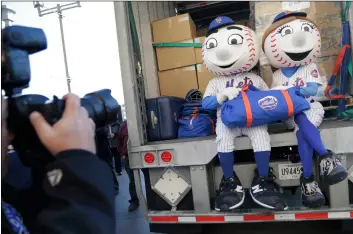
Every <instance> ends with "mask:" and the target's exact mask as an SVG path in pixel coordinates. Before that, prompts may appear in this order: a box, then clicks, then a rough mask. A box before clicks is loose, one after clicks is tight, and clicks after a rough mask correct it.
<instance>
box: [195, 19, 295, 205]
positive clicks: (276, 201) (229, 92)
mask: <svg viewBox="0 0 353 234" xmlns="http://www.w3.org/2000/svg"><path fill="white" fill-rule="evenodd" d="M259 55H260V45H259V43H258V40H257V38H256V35H255V33H254V31H253V30H251V29H250V28H248V27H245V26H242V25H237V24H235V22H234V21H233V20H232V19H230V18H228V17H224V16H220V17H217V18H216V19H215V20H213V21H212V22H211V24H210V26H209V28H208V36H207V38H206V40H205V42H204V43H203V47H202V56H203V61H204V64H205V66H206V67H207V69H208V70H209V71H210V72H212V73H214V74H216V75H217V76H216V77H215V78H214V79H212V80H210V81H209V83H208V86H207V88H206V91H205V94H204V99H203V101H202V106H203V107H204V108H205V109H213V110H214V109H217V127H216V134H217V138H216V141H217V151H218V157H219V161H220V164H221V167H222V170H223V174H224V176H223V178H222V181H221V184H220V188H219V191H218V192H217V197H216V202H215V203H216V204H215V209H216V210H217V211H229V210H232V209H235V208H237V207H240V206H241V205H242V204H243V203H244V199H245V192H244V189H243V187H242V185H241V183H240V180H239V178H238V176H237V175H236V173H235V172H234V171H233V163H234V155H233V151H234V150H236V145H235V138H236V137H240V136H243V135H246V136H248V137H249V138H250V140H251V144H252V147H253V150H254V153H255V161H256V164H257V169H256V170H255V176H254V178H253V181H252V184H251V189H250V195H251V197H252V199H253V200H254V201H255V202H256V203H257V204H259V205H261V206H263V207H265V208H269V209H276V210H286V209H287V208H288V206H287V204H286V203H285V202H284V200H283V198H282V194H281V192H280V191H279V187H278V185H277V184H276V183H275V182H274V179H273V178H274V177H273V174H272V173H271V172H270V170H269V162H270V151H271V145H270V136H269V134H268V132H267V125H261V126H256V127H251V128H228V127H226V126H225V125H224V124H223V123H222V120H221V108H220V107H221V105H222V104H223V103H224V102H226V101H227V100H232V99H234V98H236V97H237V96H238V95H239V91H240V90H241V89H242V87H244V86H245V85H253V86H255V87H256V88H257V89H259V90H268V87H267V85H266V84H265V82H264V81H263V79H262V78H261V77H259V76H258V75H256V74H254V73H251V72H249V71H250V70H251V69H252V68H253V67H254V66H255V65H256V64H257V63H258V60H259Z"/></svg>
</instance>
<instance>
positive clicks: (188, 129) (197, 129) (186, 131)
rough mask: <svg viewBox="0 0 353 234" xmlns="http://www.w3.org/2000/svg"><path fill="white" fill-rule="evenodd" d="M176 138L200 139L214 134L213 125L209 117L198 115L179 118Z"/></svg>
mask: <svg viewBox="0 0 353 234" xmlns="http://www.w3.org/2000/svg"><path fill="white" fill-rule="evenodd" d="M178 122H179V129H178V138H190V137H202V136H210V135H213V134H215V123H214V120H212V119H211V118H210V117H206V116H200V115H198V114H196V115H191V116H187V117H181V118H180V119H179V120H178Z"/></svg>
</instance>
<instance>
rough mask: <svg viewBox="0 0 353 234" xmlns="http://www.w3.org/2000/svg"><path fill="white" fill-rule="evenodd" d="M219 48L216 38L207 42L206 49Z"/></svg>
mask: <svg viewBox="0 0 353 234" xmlns="http://www.w3.org/2000/svg"><path fill="white" fill-rule="evenodd" d="M216 47H217V40H216V39H214V38H210V39H208V41H207V42H206V49H212V48H216Z"/></svg>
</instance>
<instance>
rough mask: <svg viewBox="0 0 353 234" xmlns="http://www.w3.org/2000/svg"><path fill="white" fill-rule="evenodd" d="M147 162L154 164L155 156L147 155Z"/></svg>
mask: <svg viewBox="0 0 353 234" xmlns="http://www.w3.org/2000/svg"><path fill="white" fill-rule="evenodd" d="M145 162H146V163H148V164H151V163H153V162H154V155H153V154H152V153H146V154H145Z"/></svg>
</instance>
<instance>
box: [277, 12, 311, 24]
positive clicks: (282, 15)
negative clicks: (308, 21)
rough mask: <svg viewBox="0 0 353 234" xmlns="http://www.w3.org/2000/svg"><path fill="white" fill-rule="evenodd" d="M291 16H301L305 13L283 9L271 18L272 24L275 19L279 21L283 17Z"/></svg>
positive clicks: (304, 15)
mask: <svg viewBox="0 0 353 234" xmlns="http://www.w3.org/2000/svg"><path fill="white" fill-rule="evenodd" d="M291 16H302V17H306V13H305V12H297V11H283V12H281V13H279V14H278V15H276V17H275V18H274V20H273V22H272V23H273V24H274V23H276V22H277V21H280V20H281V19H285V18H288V17H291Z"/></svg>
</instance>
